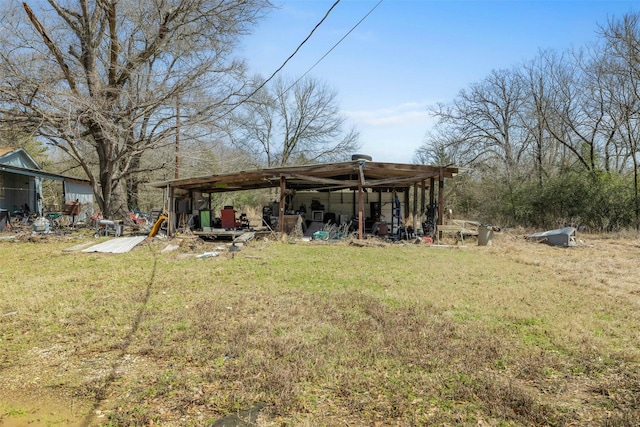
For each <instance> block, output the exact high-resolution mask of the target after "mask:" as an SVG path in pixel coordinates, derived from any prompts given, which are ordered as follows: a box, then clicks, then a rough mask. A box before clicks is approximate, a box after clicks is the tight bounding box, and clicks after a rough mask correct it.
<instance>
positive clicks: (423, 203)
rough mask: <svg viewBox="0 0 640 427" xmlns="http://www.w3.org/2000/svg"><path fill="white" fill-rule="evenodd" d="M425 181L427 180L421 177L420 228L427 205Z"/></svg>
mask: <svg viewBox="0 0 640 427" xmlns="http://www.w3.org/2000/svg"><path fill="white" fill-rule="evenodd" d="M426 183H427V181H426V180H424V179H423V180H422V191H421V192H420V228H422V222H423V221H424V213H425V210H426V206H427V200H426V195H427V189H426V188H425V185H426Z"/></svg>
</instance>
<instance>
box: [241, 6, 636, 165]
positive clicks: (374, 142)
mask: <svg viewBox="0 0 640 427" xmlns="http://www.w3.org/2000/svg"><path fill="white" fill-rule="evenodd" d="M274 3H275V4H276V6H277V9H274V10H272V11H271V12H270V13H269V15H268V16H267V17H266V18H265V19H263V20H262V21H260V23H259V25H258V26H257V27H256V28H255V29H254V31H253V34H252V35H250V36H248V37H246V38H245V39H243V50H242V52H241V54H242V56H244V57H245V59H246V60H247V62H248V65H249V68H250V70H251V72H252V73H259V74H261V75H262V76H263V77H268V76H269V75H271V74H272V73H273V72H274V71H275V70H276V69H277V68H278V67H279V66H280V65H281V64H282V63H283V62H284V61H285V60H286V58H288V57H289V56H290V55H291V54H292V53H293V52H294V51H295V49H296V47H298V45H299V44H300V43H301V42H302V41H303V40H304V39H305V38H306V37H307V35H308V34H309V32H310V31H311V30H312V29H313V27H314V26H315V25H316V24H317V23H318V22H319V21H320V20H321V19H322V17H323V16H324V15H325V14H326V12H327V11H328V10H329V9H330V7H331V6H332V5H333V4H334V3H335V0H274ZM378 3H379V0H341V1H340V3H338V5H337V6H336V7H335V8H334V9H333V11H332V12H331V14H330V15H329V16H328V18H327V19H326V20H325V21H324V23H323V24H322V25H321V26H320V27H319V28H318V29H317V30H316V31H315V33H314V35H313V36H312V37H311V39H309V41H307V43H305V45H304V46H303V47H302V48H301V49H300V51H299V52H298V53H297V54H296V55H295V56H294V57H293V58H292V59H291V60H290V61H289V62H288V63H287V65H286V66H285V67H284V68H283V70H282V71H281V72H280V73H281V74H283V75H284V76H288V77H291V78H298V77H300V76H301V75H302V74H304V73H306V72H307V71H309V69H310V68H311V67H313V65H314V64H315V63H316V62H317V61H318V60H319V59H320V58H321V57H322V56H323V55H325V54H326V53H327V52H328V51H329V50H330V49H331V48H332V47H333V46H334V45H335V44H336V43H337V42H338V41H339V40H340V39H341V38H342V37H343V36H345V34H347V33H348V32H349V31H350V30H351V29H352V27H353V26H355V25H356V24H357V23H358V21H360V20H361V19H362V18H363V17H364V16H365V15H367V13H369V12H370V11H371V10H372V9H373V8H374V7H375V6H376V5H377V4H378ZM631 12H636V13H640V2H638V1H637V0H635V1H627V0H598V1H595V0H592V1H590V0H566V1H555V0H539V1H524V0H491V1H484V0H477V1H474V0H449V1H446V0H383V1H382V2H381V3H380V4H378V6H377V7H376V8H375V10H373V11H372V12H371V14H370V15H369V16H368V17H367V18H366V19H365V20H364V21H363V22H362V23H360V25H359V26H358V27H357V28H356V29H355V30H353V31H352V32H351V33H350V34H349V35H348V36H347V37H346V38H345V39H344V40H343V41H342V42H341V43H340V44H339V45H338V46H336V47H335V48H334V49H333V50H332V51H331V53H329V54H328V55H327V57H326V58H324V59H323V60H322V61H321V62H320V63H319V64H318V65H316V66H315V67H314V68H313V69H311V71H309V73H308V74H307V75H308V76H312V77H314V78H317V79H319V80H322V81H324V82H325V83H327V84H328V85H329V86H330V87H331V88H333V89H335V90H336V91H337V93H338V101H339V103H340V107H341V110H342V112H343V114H344V115H345V116H346V117H347V124H348V126H354V127H355V128H356V129H358V130H359V131H360V135H361V138H360V142H361V144H362V148H361V149H360V151H359V152H361V153H364V154H368V155H371V156H372V157H373V159H374V160H375V161H381V162H401V163H410V162H411V161H412V158H413V155H414V152H415V150H416V149H417V148H418V147H419V146H420V145H421V144H422V142H423V138H424V134H425V132H426V131H427V130H429V128H430V126H431V125H432V123H433V120H432V119H431V118H430V117H429V115H428V113H427V108H428V107H429V106H430V105H434V104H435V103H437V102H449V101H451V100H453V99H454V97H455V96H456V94H457V93H458V92H459V91H460V90H462V89H464V88H466V87H468V85H469V84H471V83H474V82H477V81H480V80H482V79H483V78H484V77H486V76H487V75H488V74H489V73H490V72H491V70H493V69H501V68H510V67H513V66H518V65H519V64H522V63H523V62H525V61H527V60H529V59H532V58H534V57H535V56H536V54H537V53H538V51H539V50H540V49H553V50H557V51H563V50H566V49H568V48H571V47H583V46H586V45H587V44H588V43H590V42H594V41H596V40H597V39H598V35H597V31H598V25H599V24H600V25H604V24H606V22H607V20H608V19H610V18H621V17H622V16H623V15H624V14H626V13H631Z"/></svg>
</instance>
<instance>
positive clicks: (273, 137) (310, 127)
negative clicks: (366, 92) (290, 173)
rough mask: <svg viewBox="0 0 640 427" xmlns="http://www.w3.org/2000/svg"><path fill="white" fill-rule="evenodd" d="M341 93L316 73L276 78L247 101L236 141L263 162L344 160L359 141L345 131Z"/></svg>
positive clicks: (356, 137)
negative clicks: (296, 78) (296, 79)
mask: <svg viewBox="0 0 640 427" xmlns="http://www.w3.org/2000/svg"><path fill="white" fill-rule="evenodd" d="M345 120H346V119H345V117H344V116H343V115H341V114H340V110H339V108H338V103H337V100H336V93H335V92H334V91H332V90H330V89H329V88H328V87H327V86H326V85H325V84H323V83H321V82H320V81H318V80H316V79H314V78H305V79H302V80H299V81H296V82H294V83H292V82H291V81H290V80H288V79H285V78H280V77H278V78H276V80H274V82H273V84H272V85H269V84H268V85H266V86H265V87H264V88H262V89H260V91H258V93H257V94H256V95H255V96H254V97H252V99H251V101H250V102H248V103H245V104H244V105H243V110H242V112H241V114H240V115H239V116H238V117H237V118H236V124H237V129H238V131H237V135H236V144H237V145H238V146H239V147H242V149H243V150H245V151H246V152H247V153H249V154H250V155H251V157H252V158H253V159H254V161H255V162H256V163H257V165H260V166H267V167H273V166H284V165H292V164H303V163H314V162H319V161H333V160H342V159H344V158H346V156H347V155H349V154H351V153H353V152H354V151H355V150H356V149H357V148H358V147H359V144H358V136H359V135H358V132H356V131H355V130H354V129H351V130H348V131H346V132H345V131H344V129H343V126H344V123H345Z"/></svg>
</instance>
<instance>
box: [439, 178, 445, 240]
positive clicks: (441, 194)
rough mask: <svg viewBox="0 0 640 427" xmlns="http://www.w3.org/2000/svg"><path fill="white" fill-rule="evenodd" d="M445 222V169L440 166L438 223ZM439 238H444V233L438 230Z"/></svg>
mask: <svg viewBox="0 0 640 427" xmlns="http://www.w3.org/2000/svg"><path fill="white" fill-rule="evenodd" d="M442 224H444V169H443V168H440V176H439V177H438V225H442ZM438 238H440V239H441V238H442V233H441V232H438Z"/></svg>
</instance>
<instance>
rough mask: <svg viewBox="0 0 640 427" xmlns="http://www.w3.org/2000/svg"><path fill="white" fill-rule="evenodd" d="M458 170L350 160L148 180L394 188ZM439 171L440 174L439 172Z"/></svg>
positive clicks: (238, 186)
mask: <svg viewBox="0 0 640 427" xmlns="http://www.w3.org/2000/svg"><path fill="white" fill-rule="evenodd" d="M457 173H458V168H455V167H440V166H428V165H416V164H406V163H383V162H373V161H365V160H352V161H347V162H340V163H323V164H316V165H306V166H290V167H279V168H265V169H253V170H245V171H239V172H234V173H224V174H214V175H207V176H201V177H195V178H184V179H174V180H168V181H163V182H156V183H152V184H151V186H153V187H157V188H165V187H168V186H169V187H173V188H174V189H181V190H193V191H201V192H204V193H222V192H229V191H241V190H255V189H261V188H272V187H278V186H280V179H281V178H282V177H284V178H285V179H286V186H287V188H288V189H293V190H297V191H300V190H331V191H337V190H341V189H357V188H358V187H359V186H360V185H362V187H364V188H374V189H381V190H385V189H394V188H406V187H409V186H411V185H415V184H419V183H420V182H422V181H424V180H427V179H429V178H436V179H438V178H439V177H440V176H442V178H451V177H453V176H455V175H456V174H457ZM441 174H442V175H441Z"/></svg>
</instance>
